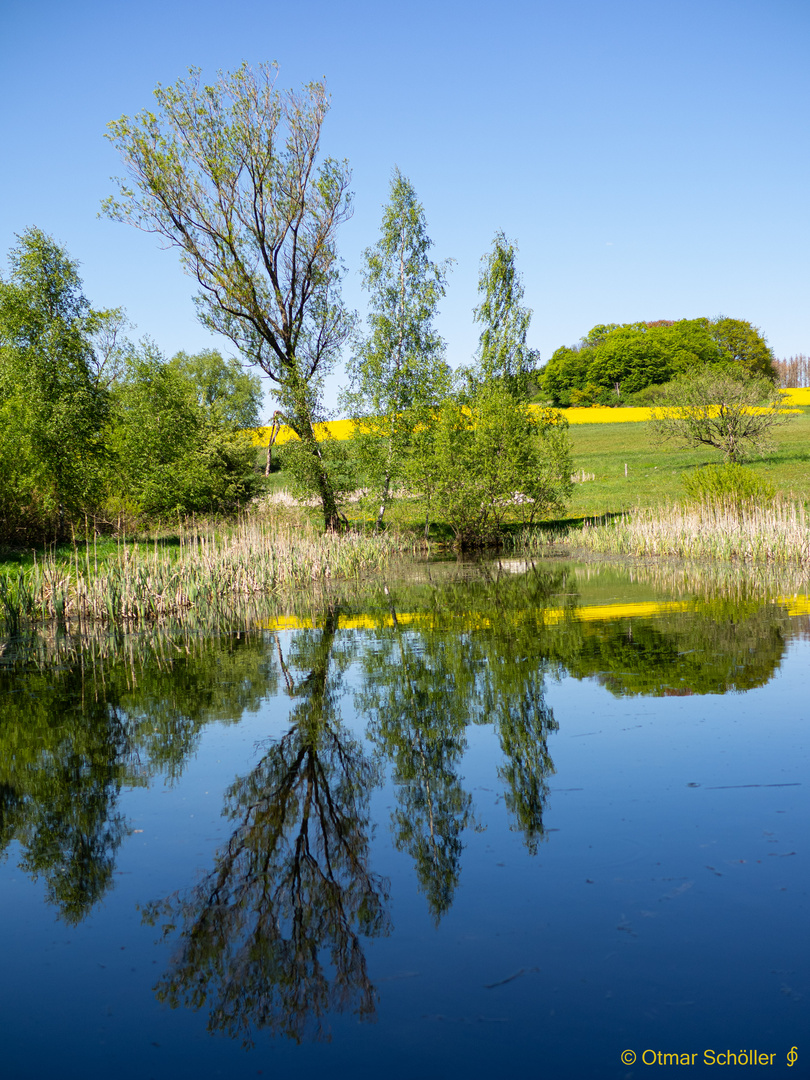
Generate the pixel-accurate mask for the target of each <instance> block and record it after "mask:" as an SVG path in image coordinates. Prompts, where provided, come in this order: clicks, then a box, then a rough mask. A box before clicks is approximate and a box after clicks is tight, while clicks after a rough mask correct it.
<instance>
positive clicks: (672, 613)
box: [0, 562, 810, 1080]
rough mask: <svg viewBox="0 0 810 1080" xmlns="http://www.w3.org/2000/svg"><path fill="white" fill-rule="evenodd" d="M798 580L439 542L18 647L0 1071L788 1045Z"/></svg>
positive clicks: (795, 888)
mask: <svg viewBox="0 0 810 1080" xmlns="http://www.w3.org/2000/svg"><path fill="white" fill-rule="evenodd" d="M642 576H643V575H642ZM676 577H677V575H676ZM787 585H788V587H789V589H790V590H791V591H789V594H788V592H786V590H785V587H784V586H783V588H782V589H781V590H780V588H779V587H778V583H776V584H775V585H774V584H773V583H772V585H771V587H770V589H769V591H766V592H765V593H761V592H758V590H757V587H756V586H754V585H751V584H749V583H746V582H745V580H744V579H740V578H731V579H730V580H727V581H720V580H715V579H713V578H711V577H709V578H708V579H707V580H705V581H702V582H698V583H697V585H694V584H693V588H692V589H691V590H690V591H689V592H685V591H684V589H683V586H682V584H681V583H679V582H678V581H677V580H675V577H671V578H670V579H666V577H663V578H662V577H661V575H660V573H659V580H657V581H654V582H650V581H649V580H648V581H644V580H639V572H638V571H634V572H632V573H631V572H629V571H627V570H620V569H616V568H611V567H601V568H594V567H581V566H580V567H577V566H575V565H572V564H566V563H553V564H545V565H538V566H536V567H534V568H527V567H525V566H522V565H519V564H515V563H514V562H513V563H508V562H507V563H504V564H502V565H501V566H500V567H499V566H498V565H497V564H493V565H490V566H489V567H485V568H477V569H473V570H470V569H467V568H461V569H457V568H456V567H453V566H434V567H432V568H430V569H429V570H428V571H427V580H426V579H425V574H422V575H421V576H417V577H413V578H411V579H410V580H405V581H395V580H392V581H389V582H388V583H387V585H386V586H382V585H379V586H368V587H367V588H366V589H365V591H364V593H363V595H360V594H359V592H358V589H357V588H353V589H351V590H346V593H345V595H340V594H338V593H336V594H334V595H332V596H330V597H328V598H326V597H322V598H320V599H318V598H313V599H310V600H309V601H307V602H304V601H302V602H301V604H300V605H299V608H298V610H294V611H290V612H288V613H287V614H285V615H284V616H283V617H280V616H277V615H274V616H272V617H268V616H263V617H260V618H256V617H254V618H253V619H252V620H251V625H252V629H248V630H247V631H245V630H244V627H242V626H237V624H234V626H232V627H230V628H228V627H220V632H219V633H218V634H216V635H207V636H206V635H202V634H198V633H195V632H193V630H191V629H189V628H188V627H187V628H186V629H185V631H180V630H175V631H171V630H166V631H161V632H157V631H151V632H149V633H145V634H141V635H131V636H119V637H118V638H107V637H103V636H97V637H95V638H93V639H92V640H86V641H84V642H82V643H80V642H79V641H77V640H76V639H75V638H72V637H71V636H70V635H65V634H62V635H58V634H53V635H50V636H48V635H45V636H41V637H37V638H32V639H31V640H28V641H23V642H16V643H9V644H8V645H7V647H6V649H5V652H4V654H3V665H4V666H3V667H2V669H1V670H0V681H2V683H3V686H2V692H1V693H0V702H1V703H0V746H1V747H2V752H1V753H0V847H2V850H3V851H4V852H5V855H6V861H5V863H4V864H3V865H2V867H0V902H1V903H2V904H3V910H4V912H5V914H6V918H5V920H4V925H3V930H2V940H3V955H4V957H5V959H6V963H5V964H4V980H3V983H4V995H3V996H4V1000H5V1010H4V1016H5V1020H4V1024H3V1032H2V1034H0V1052H1V1053H2V1059H1V1060H2V1062H3V1068H4V1075H8V1076H10V1077H28V1076H30V1077H41V1076H42V1075H46V1074H50V1073H54V1074H56V1073H58V1074H59V1075H60V1076H63V1077H64V1076H77V1077H79V1076H82V1077H86V1076H95V1075H101V1074H102V1073H105V1074H106V1073H107V1072H110V1071H115V1073H117V1074H118V1075H120V1076H133V1077H134V1076H139V1077H142V1076H155V1077H163V1076H167V1077H168V1076H170V1075H178V1074H179V1075H194V1076H199V1077H207V1076H218V1075H223V1076H225V1075H227V1076H255V1075H257V1073H258V1072H259V1070H262V1071H263V1072H264V1073H267V1072H268V1071H269V1070H271V1069H272V1070H273V1071H276V1070H281V1071H282V1074H286V1073H287V1072H288V1071H289V1072H292V1071H293V1070H295V1071H296V1073H297V1074H299V1075H304V1076H306V1075H311V1074H312V1075H314V1073H315V1072H316V1070H317V1071H319V1072H320V1071H322V1070H328V1071H329V1073H330V1074H331V1075H333V1076H343V1075H345V1076H349V1075H351V1076H358V1075H359V1076H364V1075H369V1076H370V1075H372V1074H375V1075H376V1074H377V1073H379V1071H380V1069H382V1068H384V1070H385V1072H386V1073H387V1074H389V1075H393V1076H395V1077H398V1076H403V1077H405V1076H411V1075H413V1074H414V1073H415V1072H418V1073H419V1074H420V1075H423V1076H440V1075H444V1074H446V1073H447V1072H450V1071H452V1072H453V1073H460V1074H463V1075H465V1076H490V1075H492V1073H493V1072H494V1071H496V1070H497V1072H498V1073H504V1072H507V1073H512V1072H517V1071H518V1070H520V1069H527V1070H531V1071H532V1074H539V1075H543V1076H548V1077H550V1078H552V1080H556V1078H557V1077H561V1078H563V1077H568V1076H571V1077H581V1076H585V1075H587V1076H597V1077H598V1076H605V1077H613V1076H616V1077H624V1076H626V1075H627V1074H628V1071H630V1072H632V1070H628V1067H627V1066H625V1065H623V1064H622V1062H621V1060H620V1055H621V1053H622V1051H623V1050H625V1049H627V1048H630V1049H634V1050H635V1051H636V1052H637V1053H638V1054H639V1056H640V1055H641V1053H642V1051H643V1050H644V1049H645V1048H648V1047H649V1048H658V1049H661V1050H668V1051H672V1050H678V1051H681V1050H682V1051H683V1052H689V1051H699V1057H698V1059H697V1060H698V1061H700V1060H701V1056H700V1055H702V1053H703V1050H704V1049H706V1048H710V1047H713V1048H714V1049H716V1050H725V1049H728V1048H731V1049H740V1048H744V1047H748V1048H752V1047H754V1048H759V1049H761V1050H764V1051H773V1052H776V1054H777V1056H776V1058H775V1063H777V1064H779V1067H780V1068H781V1067H784V1063H785V1061H786V1054H787V1052H788V1051H789V1050H790V1049H791V1047H792V1046H794V1045H798V1046H799V1050H800V1051H801V1049H802V1048H801V1036H802V1034H803V1028H802V1024H803V1022H804V1018H805V1017H806V1001H807V997H806V996H805V998H804V1002H802V1000H801V996H802V994H804V995H806V994H807V985H806V982H807V975H806V971H807V969H806V964H803V963H802V962H801V961H800V957H801V955H802V951H803V949H804V947H805V945H804V944H803V943H805V942H806V907H805V909H804V911H802V905H803V904H804V905H806V871H805V872H804V873H803V872H802V868H803V866H804V858H805V856H804V854H803V846H802V843H801V842H802V840H803V839H804V838H805V835H804V834H806V828H807V825H806V823H807V795H806V786H805V783H804V776H805V774H806V765H807V740H806V728H807V707H806V671H807V669H808V658H809V657H808V643H807V637H808V635H807V627H808V610H810V608H808V605H807V600H806V598H805V597H804V595H803V594H798V593H797V592H796V589H795V583H787ZM80 645H81V647H80ZM805 1053H810V1049H807V1050H806V1051H805ZM638 1071H639V1066H638V1065H637V1066H636V1073H635V1074H636V1075H637V1074H638Z"/></svg>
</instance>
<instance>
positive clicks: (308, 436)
mask: <svg viewBox="0 0 810 1080" xmlns="http://www.w3.org/2000/svg"><path fill="white" fill-rule="evenodd" d="M274 82H275V69H274V68H273V67H268V66H266V65H263V66H260V67H258V68H257V69H256V70H252V69H251V68H249V67H248V66H247V65H246V64H243V65H242V66H241V67H240V68H238V70H236V71H235V72H230V73H228V72H223V73H221V74H220V76H219V78H218V80H217V81H216V82H215V83H214V84H213V85H209V86H206V85H203V84H202V81H201V77H200V71H199V69H194V68H193V69H191V70H190V77H189V79H188V80H187V81H183V80H180V81H178V82H177V83H176V84H175V85H174V86H169V87H163V86H158V87H157V88H156V90H155V102H156V104H155V111H154V112H152V111H145V112H142V113H140V114H138V115H137V116H136V117H135V118H134V119H130V118H129V117H127V116H123V117H121V119H120V120H116V121H114V122H113V123H111V124H110V125H109V135H108V138H109V139H110V140H111V141H112V143H113V145H114V146H115V147H116V148H117V150H118V151H119V153H120V154H121V157H122V159H123V161H124V163H125V165H126V168H127V172H128V175H129V179H128V180H121V181H120V182H119V198H118V199H116V198H110V199H108V200H107V201H106V202H105V203H104V207H103V210H104V212H105V213H106V214H107V215H108V216H110V217H112V218H113V219H115V220H118V221H127V222H129V223H131V224H133V225H135V226H137V227H138V228H141V229H144V230H146V231H148V232H155V233H157V234H158V235H159V236H161V237H162V238H163V239H164V240H166V241H168V243H169V244H170V245H172V246H174V247H177V248H178V249H179V251H180V257H181V260H182V263H183V265H184V266H185V268H186V269H187V270H188V272H189V273H190V274H191V275H192V277H194V278H195V279H196V281H197V282H198V284H199V286H200V293H199V295H198V297H197V303H198V312H199V315H200V318H201V320H202V322H203V324H204V325H205V326H207V327H208V328H209V329H210V330H213V331H215V332H217V333H221V334H224V335H225V336H226V337H228V338H229V339H230V340H231V341H232V342H233V343H234V344H235V345H236V347H237V348H238V349H239V350H240V352H241V354H242V355H243V356H244V357H245V359H246V360H247V361H248V362H249V363H252V364H256V365H258V366H259V367H260V368H261V369H262V370H263V371H264V372H265V373H266V374H267V375H268V376H269V377H270V379H271V380H272V381H273V383H274V384H275V393H276V396H277V397H278V399H279V401H280V403H281V409H282V411H283V413H284V416H285V420H286V422H287V423H288V424H289V425H290V427H291V428H292V429H293V430H294V431H295V433H296V434H297V435H298V436H299V438H300V439H301V442H302V444H303V446H304V448H305V450H306V452H307V453H309V455H310V456H311V458H312V476H313V482H314V485H315V490H316V491H317V493H318V496H319V498H320V500H321V505H322V508H323V515H324V522H325V525H326V527H327V528H328V529H337V528H338V527H339V524H340V519H339V514H338V507H337V501H336V498H335V492H334V490H333V486H332V482H331V479H330V477H329V473H328V470H327V468H326V465H325V463H324V460H323V457H322V455H321V453H320V450H319V447H318V442H317V439H316V438H315V433H314V430H313V423H314V422H315V421H317V420H319V419H322V418H323V417H322V384H323V379H324V377H325V376H326V374H327V373H328V371H329V369H330V368H331V366H332V364H333V363H334V362H335V360H336V359H337V356H338V354H339V351H340V348H341V346H342V344H343V343H344V341H345V340H346V338H347V336H348V335H349V333H350V332H351V328H352V321H353V320H352V317H351V316H350V315H349V314H348V313H347V312H346V309H345V308H344V306H343V303H342V301H341V298H340V280H341V276H342V269H341V265H340V262H339V259H338V256H337V250H336V233H337V229H338V227H339V226H340V224H341V223H342V222H343V221H345V220H346V218H347V217H349V215H350V212H351V196H350V194H349V191H348V184H349V177H350V173H349V169H348V165H347V163H346V162H345V161H343V162H340V161H336V160H335V159H334V158H331V157H322V156H321V155H320V139H321V129H322V125H323V122H324V120H325V118H326V114H327V112H328V109H329V99H328V95H327V93H326V89H325V87H324V85H323V84H322V83H311V84H309V85H308V86H306V87H304V88H303V90H301V91H300V92H298V93H293V92H286V93H281V92H279V91H277V90H276V89H275V87H274Z"/></svg>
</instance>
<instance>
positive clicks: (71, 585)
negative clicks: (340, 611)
mask: <svg viewBox="0 0 810 1080" xmlns="http://www.w3.org/2000/svg"><path fill="white" fill-rule="evenodd" d="M179 540H180V542H179V545H172V546H169V545H167V544H162V543H159V542H158V541H155V543H154V545H150V546H149V547H147V548H144V546H142V545H135V544H132V543H130V544H127V543H126V542H122V543H121V545H120V546H119V549H118V552H117V555H115V556H114V557H113V558H112V559H111V560H108V561H107V563H106V565H102V566H97V565H96V564H95V560H94V559H93V557H92V548H91V547H90V546H89V545H88V546H86V547H84V548H80V547H76V549H75V552H74V554H75V558H74V560H73V565H72V567H71V568H70V570H69V571H68V570H66V569H65V568H64V567H63V566H61V565H59V564H57V562H56V561H55V560H54V559H53V558H52V557H47V556H46V557H45V558H43V559H39V560H38V561H37V562H36V564H35V565H34V567H33V568H31V569H29V570H25V571H21V572H20V573H19V574H18V575H17V576H16V577H12V576H7V577H3V578H0V621H4V622H5V625H6V630H7V632H10V633H12V634H14V633H16V632H18V631H19V630H20V629H21V628H22V627H23V626H27V625H31V624H33V623H37V622H44V621H47V620H49V619H57V620H68V619H79V620H88V621H98V622H102V623H109V624H115V623H121V622H126V621H129V620H138V621H144V620H150V619H158V618H163V617H165V616H177V615H182V614H183V613H187V612H191V611H196V612H211V611H216V610H218V609H220V608H223V609H224V608H225V607H227V606H229V605H232V604H233V602H234V601H235V600H238V599H240V598H241V599H246V598H250V597H258V596H262V595H265V596H266V595H269V594H274V593H276V594H277V593H280V592H282V591H283V590H285V589H288V588H294V587H300V586H304V585H311V584H313V583H323V582H326V581H330V580H334V579H341V578H356V577H358V576H362V575H365V574H371V573H375V572H377V571H379V570H381V569H383V568H384V567H386V566H387V565H388V564H389V563H390V562H391V560H392V559H394V558H396V557H397V556H401V555H406V554H412V553H413V544H412V542H411V541H409V540H408V539H407V538H404V537H397V536H390V535H388V534H385V533H383V534H379V535H369V536H366V535H362V534H359V533H346V534H343V535H336V534H331V533H327V534H326V535H318V534H316V533H315V532H314V531H310V530H306V529H295V528H288V529H284V528H280V527H278V526H273V525H269V524H266V523H263V522H261V521H257V520H255V519H245V520H243V521H241V522H239V524H237V525H235V526H233V527H232V528H230V529H228V530H225V529H222V528H220V529H214V528H196V527H194V528H190V529H183V530H181V533H180V538H179Z"/></svg>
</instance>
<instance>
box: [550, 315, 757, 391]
mask: <svg viewBox="0 0 810 1080" xmlns="http://www.w3.org/2000/svg"><path fill="white" fill-rule="evenodd" d="M717 365H728V366H731V367H733V368H735V369H736V370H739V371H741V372H742V373H744V374H747V375H758V376H761V377H765V378H768V379H770V380H771V381H773V380H774V379H775V377H776V375H775V369H774V368H773V353H772V351H771V349H770V348H769V347H768V345H767V342H766V341H765V339H764V338H763V337H762V335H761V334H760V332H759V331H758V330H757V329H756V328H755V327H753V326H751V324H750V323H748V322H745V321H744V320H741V319H727V318H725V317H722V316H721V317H719V318H717V319H705V318H700V319H680V320H678V321H676V322H671V321H668V320H660V321H658V322H650V323H626V324H624V325H621V326H619V325H616V324H610V325H607V326H604V325H600V326H595V327H594V328H593V329H592V330H590V331H589V332H588V333H587V334H586V335H585V337H584V338H583V339H582V341H581V342H580V344H579V345H577V346H575V347H574V348H573V349H569V348H561V349H558V350H557V351H556V352H555V353H554V354H553V355H552V357H551V359H550V360H549V362H548V363H547V364H546V366H545V368H544V369H543V371H542V375H541V380H540V381H541V385H542V389H543V391H544V393H545V394H546V395H547V396H548V397H549V398H551V400H552V401H553V403H554V404H555V405H562V406H568V405H592V404H599V405H621V404H627V403H629V402H630V400H631V399H632V400H633V402H634V403H635V402H636V401H637V400H638V395H639V393H641V392H643V391H644V390H645V389H646V388H647V387H650V386H657V385H660V384H662V383H667V382H669V381H670V380H671V379H673V378H675V377H676V376H679V375H685V374H687V373H690V372H694V371H695V370H698V369H704V368H706V367H707V366H717Z"/></svg>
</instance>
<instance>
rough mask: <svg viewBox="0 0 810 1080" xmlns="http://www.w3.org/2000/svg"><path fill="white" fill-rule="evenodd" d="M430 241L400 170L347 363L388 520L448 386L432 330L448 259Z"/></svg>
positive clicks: (377, 500) (361, 456) (370, 482)
mask: <svg viewBox="0 0 810 1080" xmlns="http://www.w3.org/2000/svg"><path fill="white" fill-rule="evenodd" d="M431 246H432V241H431V240H430V238H429V237H428V234H427V223H426V221H425V213H424V210H423V208H422V205H421V203H420V202H419V201H418V199H417V197H416V192H415V191H414V188H413V185H412V184H411V183H410V181H409V180H408V179H407V178H406V177H404V176H403V175H402V174H401V173H400V172H399V170H396V171H395V172H394V176H393V178H392V180H391V196H390V200H389V202H388V204H387V206H386V207H385V210H384V213H383V220H382V227H381V230H380V239H379V241H378V243H377V244H376V246H375V247H373V248H367V249H366V252H365V256H364V257H365V271H364V274H363V284H364V286H365V288H366V290H367V291H368V293H369V305H370V308H371V312H370V314H369V317H368V327H369V329H368V334H367V335H366V337H365V338H362V339H361V340H359V341H358V343H357V347H356V349H355V351H354V353H353V355H352V357H351V359H350V360H349V363H348V373H349V377H350V380H351V387H350V390H349V392H348V393H347V394H346V395H345V401H346V404H347V407H348V409H349V412H350V414H351V416H352V418H353V419H354V421H355V424H356V427H355V435H354V439H353V442H354V452H355V454H356V456H357V459H358V463H359V467H360V470H361V473H362V476H363V480H364V484H365V485H366V487H367V488H368V490H369V499H370V500H371V501H372V502H373V503H374V504H375V505H376V506H377V507H378V508H379V509H378V512H377V526H378V527H379V526H380V524H381V523H382V519H383V515H384V513H385V510H386V507H387V505H388V502H389V501H390V499H391V495H392V487H395V486H396V485H397V484H399V483H401V482H402V480H403V476H404V473H405V468H406V461H407V455H408V451H409V449H410V448H411V447H412V444H413V438H414V432H415V431H416V430H418V429H419V428H424V427H425V426H426V425H427V426H429V425H431V424H432V423H433V414H434V412H435V410H436V408H437V407H438V405H439V403H440V402H441V401H442V399H443V398H444V396H445V395H446V394H447V392H448V390H449V388H450V373H449V369H448V366H447V364H446V362H445V359H444V341H443V340H442V339H441V337H440V336H439V335H438V333H437V332H436V330H435V329H434V327H433V319H434V318H435V316H436V311H437V308H438V304H439V301H440V300H441V298H442V297H443V296H444V293H445V286H446V276H447V269H448V266H449V261H445V262H443V263H435V262H433V261H431V259H430V257H429V254H428V253H429V251H430V248H431Z"/></svg>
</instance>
